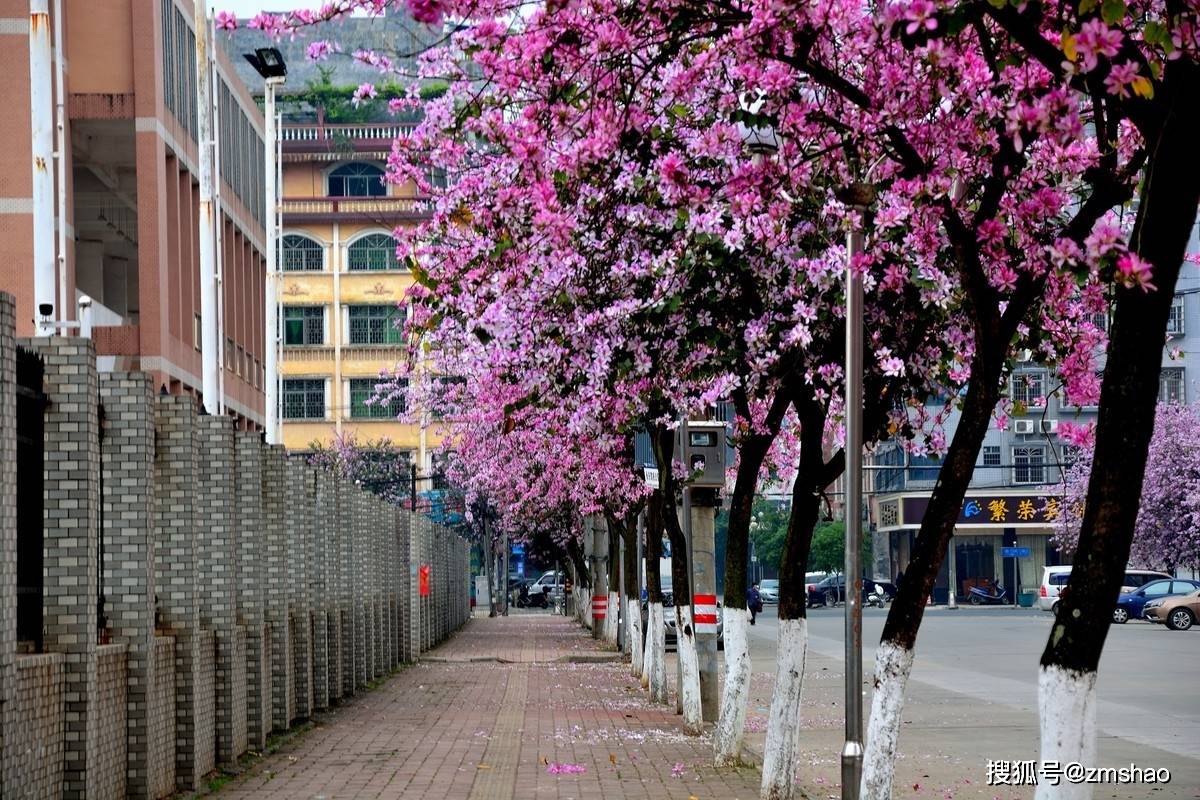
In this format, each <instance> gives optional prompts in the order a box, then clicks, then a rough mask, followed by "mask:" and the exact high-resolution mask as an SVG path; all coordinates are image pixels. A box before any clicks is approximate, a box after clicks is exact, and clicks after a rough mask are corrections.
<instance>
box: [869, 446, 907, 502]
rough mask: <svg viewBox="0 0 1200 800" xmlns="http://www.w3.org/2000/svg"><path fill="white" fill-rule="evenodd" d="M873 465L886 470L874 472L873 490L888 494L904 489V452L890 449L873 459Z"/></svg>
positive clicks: (894, 448)
mask: <svg viewBox="0 0 1200 800" xmlns="http://www.w3.org/2000/svg"><path fill="white" fill-rule="evenodd" d="M875 464H876V466H879V467H886V469H879V470H876V471H875V489H876V491H880V492H890V491H895V490H897V489H902V488H904V451H903V450H901V449H900V448H899V447H891V448H888V449H887V450H884V451H882V452H881V453H879V454H878V455H877V456H876V457H875Z"/></svg>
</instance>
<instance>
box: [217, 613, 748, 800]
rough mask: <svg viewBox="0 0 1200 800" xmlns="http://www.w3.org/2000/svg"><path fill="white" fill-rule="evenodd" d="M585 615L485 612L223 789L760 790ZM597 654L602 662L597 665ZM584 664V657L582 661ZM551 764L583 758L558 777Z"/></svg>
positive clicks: (567, 793)
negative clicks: (649, 689)
mask: <svg viewBox="0 0 1200 800" xmlns="http://www.w3.org/2000/svg"><path fill="white" fill-rule="evenodd" d="M606 655H610V656H611V655H614V654H606V653H605V652H604V651H602V650H601V649H600V648H599V646H598V645H597V644H596V643H594V642H593V640H592V639H591V637H590V635H589V634H588V633H587V632H586V631H584V630H582V629H580V628H579V627H578V626H577V625H576V624H575V623H574V621H573V620H570V619H565V618H563V617H555V616H550V615H547V614H520V615H514V616H510V617H507V618H503V617H498V618H494V619H488V618H483V617H476V618H475V619H473V620H471V621H470V622H469V623H468V624H467V626H466V627H465V628H464V629H463V631H461V632H460V633H458V634H456V635H454V636H453V637H451V639H450V640H449V641H448V642H446V643H445V644H443V645H442V646H441V647H438V648H437V649H435V650H434V651H432V652H431V653H429V654H428V656H427V657H426V658H425V659H423V661H422V663H420V664H418V665H416V666H413V667H410V668H407V669H405V670H403V671H401V672H400V673H399V674H397V675H396V676H395V677H393V678H392V679H391V680H390V681H388V682H387V683H386V684H385V685H383V686H381V687H379V688H378V689H376V690H375V691H373V692H369V693H366V694H364V695H362V696H360V697H358V698H356V699H354V700H351V701H349V702H348V703H346V704H344V705H342V706H341V707H339V708H337V709H335V710H334V711H332V712H330V713H329V714H326V715H323V716H322V718H321V719H320V720H319V721H318V725H317V727H316V729H315V730H313V731H312V732H310V733H308V734H307V735H305V736H303V737H301V738H300V739H299V740H298V741H295V742H293V743H291V744H289V745H287V746H285V747H284V748H283V749H282V750H281V751H280V752H278V753H276V754H275V755H273V756H271V757H269V758H267V759H265V760H264V761H263V762H261V763H259V764H258V765H256V766H255V767H254V769H253V770H251V771H250V772H249V773H248V774H247V775H246V776H244V777H243V778H241V779H239V780H238V781H236V782H234V783H231V784H229V785H227V786H226V787H225V788H224V789H222V790H221V791H220V792H219V793H218V796H219V797H221V798H239V797H244V798H256V799H258V798H262V799H266V800H271V799H277V800H303V799H304V798H327V799H328V800H334V799H335V798H337V799H338V800H341V799H342V798H404V800H421V799H422V798H427V799H428V800H456V799H457V798H470V799H471V800H476V799H478V800H509V799H510V798H519V799H520V800H535V798H562V799H563V800H566V799H567V798H579V799H580V800H585V799H587V798H602V797H603V798H614V800H616V799H617V798H647V799H648V800H649V798H655V800H657V799H658V798H680V799H681V800H687V798H689V797H692V798H699V799H700V800H710V798H722V800H738V799H739V798H740V800H753V798H756V797H757V796H758V783H759V773H758V771H757V770H756V769H741V770H717V769H714V768H713V767H712V766H711V765H710V762H711V757H712V756H711V753H712V749H711V742H710V741H709V739H708V737H701V738H694V737H687V736H684V735H682V733H681V732H680V726H679V717H677V716H675V714H674V713H672V712H673V710H674V709H673V707H672V708H667V707H656V706H651V705H649V703H648V702H647V701H646V699H645V694H644V692H643V691H642V690H641V687H640V686H639V685H638V684H637V683H636V682H635V681H634V680H633V679H632V678H630V677H629V669H628V665H626V664H623V663H616V662H612V661H606V662H596V661H594V659H596V658H603V657H604V656H606ZM588 659H593V661H590V662H589V661H588ZM579 662H582V663H579ZM550 764H567V765H579V766H582V768H583V770H584V771H583V772H582V773H581V774H551V773H549V772H548V765H550Z"/></svg>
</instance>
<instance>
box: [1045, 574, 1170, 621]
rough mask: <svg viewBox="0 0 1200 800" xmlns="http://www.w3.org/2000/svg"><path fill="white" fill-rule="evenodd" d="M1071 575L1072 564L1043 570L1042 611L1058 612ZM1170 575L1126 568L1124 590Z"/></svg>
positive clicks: (1134, 588) (1122, 587)
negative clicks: (1062, 594)
mask: <svg viewBox="0 0 1200 800" xmlns="http://www.w3.org/2000/svg"><path fill="white" fill-rule="evenodd" d="M1070 577H1071V565H1070V564H1063V565H1060V566H1056V567H1045V568H1044V570H1043V572H1042V585H1041V588H1039V589H1038V608H1040V609H1041V610H1042V611H1053V612H1055V613H1057V612H1058V601H1059V600H1060V599H1061V598H1060V593H1061V592H1062V588H1063V587H1064V586H1066V585H1067V580H1068V579H1069V578H1070ZM1170 577H1171V576H1170V575H1168V574H1167V573H1165V572H1158V571H1155V570H1150V569H1127V570H1125V580H1124V583H1122V584H1121V591H1122V592H1132V591H1134V590H1136V589H1140V588H1141V587H1142V586H1144V585H1146V584H1147V583H1150V582H1151V581H1158V580H1163V579H1168V580H1169V579H1170Z"/></svg>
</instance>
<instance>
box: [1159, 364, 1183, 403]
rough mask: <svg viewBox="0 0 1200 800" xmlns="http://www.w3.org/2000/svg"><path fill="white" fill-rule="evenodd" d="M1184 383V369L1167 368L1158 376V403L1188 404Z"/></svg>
mask: <svg viewBox="0 0 1200 800" xmlns="http://www.w3.org/2000/svg"><path fill="white" fill-rule="evenodd" d="M1186 394H1187V393H1186V391H1185V388H1184V382H1183V367H1167V368H1166V369H1164V370H1163V371H1162V373H1161V374H1160V375H1159V376H1158V402H1160V403H1176V404H1183V403H1186V402H1187V396H1186Z"/></svg>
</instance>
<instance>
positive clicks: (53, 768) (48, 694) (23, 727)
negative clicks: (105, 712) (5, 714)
mask: <svg viewBox="0 0 1200 800" xmlns="http://www.w3.org/2000/svg"><path fill="white" fill-rule="evenodd" d="M65 663H66V658H65V656H63V654H62V653H45V654H43V655H38V656H17V658H16V664H15V667H14V674H15V676H16V681H15V686H14V688H15V689H16V692H15V695H16V697H17V698H18V700H17V702H16V704H15V706H16V707H15V708H14V709H13V712H12V713H11V715H10V717H9V722H10V726H9V738H8V739H7V740H6V741H5V748H4V753H3V758H2V759H0V760H2V761H3V762H4V784H3V786H2V787H0V788H3V789H5V791H4V795H5V796H8V793H9V791H11V792H12V794H13V795H14V796H22V795H24V796H27V797H60V796H62V788H63V766H64V761H63V754H64V748H65V743H66V742H65V737H66V726H65V721H64V717H63V690H62V687H63V668H64V665H65Z"/></svg>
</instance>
